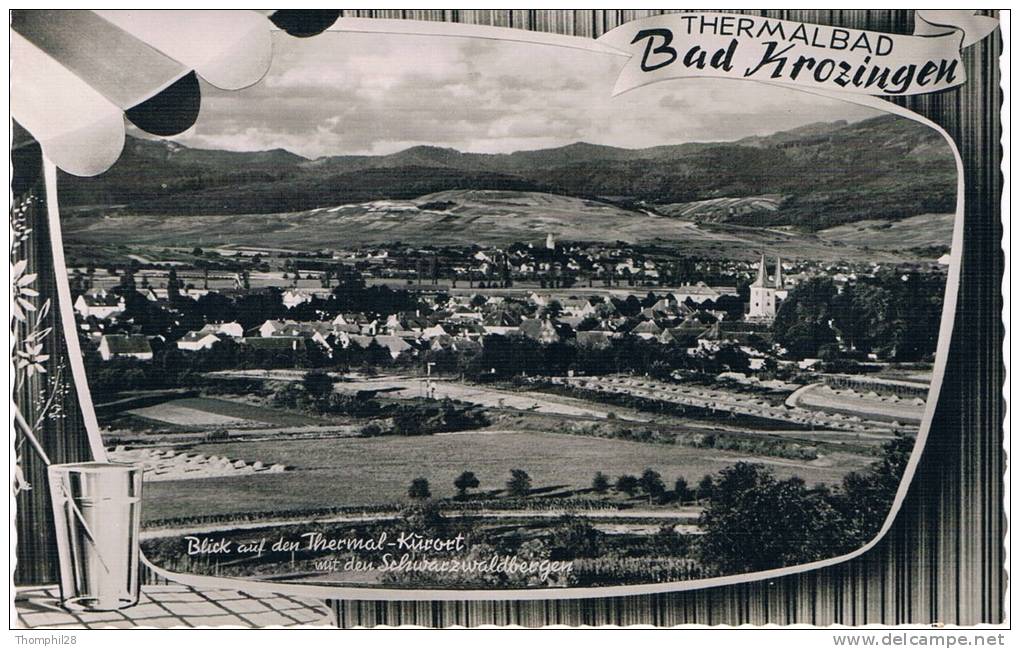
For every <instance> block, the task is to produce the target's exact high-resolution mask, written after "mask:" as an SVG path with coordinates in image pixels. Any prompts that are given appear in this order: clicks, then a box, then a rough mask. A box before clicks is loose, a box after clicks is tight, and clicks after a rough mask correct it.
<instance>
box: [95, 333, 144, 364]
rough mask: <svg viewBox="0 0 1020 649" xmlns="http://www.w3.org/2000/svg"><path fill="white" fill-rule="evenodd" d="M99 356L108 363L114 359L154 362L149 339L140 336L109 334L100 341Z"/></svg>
mask: <svg viewBox="0 0 1020 649" xmlns="http://www.w3.org/2000/svg"><path fill="white" fill-rule="evenodd" d="M99 356H100V357H101V358H102V359H103V360H104V361H108V360H111V359H114V358H137V359H138V360H140V361H151V360H152V346H151V345H149V339H148V338H146V337H145V336H142V335H138V334H107V335H105V336H103V337H102V338H100V340H99Z"/></svg>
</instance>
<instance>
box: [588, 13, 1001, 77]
mask: <svg viewBox="0 0 1020 649" xmlns="http://www.w3.org/2000/svg"><path fill="white" fill-rule="evenodd" d="M997 26H998V20H996V19H994V18H989V17H987V16H978V15H975V14H974V12H972V11H967V10H918V11H916V12H915V28H914V34H913V35H906V34H886V33H882V32H874V31H866V30H861V29H848V28H844V27H833V26H829V25H814V24H810V23H804V22H795V21H790V20H776V19H772V18H763V17H760V16H748V15H739V14H723V13H706V12H697V13H683V14H667V15H662V16H654V17H651V18H644V19H641V20H636V21H633V22H629V23H625V24H623V25H621V26H619V27H617V28H616V29H613V30H611V31H609V32H607V33H606V34H604V35H603V36H602V37H601V38H599V39H598V42H599V43H601V44H604V45H606V46H608V47H611V48H613V49H615V50H619V51H621V52H625V53H627V54H629V55H630V58H629V60H628V61H627V63H626V64H625V65H624V68H623V70H622V71H621V72H620V75H619V77H618V78H617V80H616V86H615V87H614V89H613V94H614V95H618V94H620V93H623V92H626V91H628V90H632V89H634V88H638V87H640V86H644V85H648V84H650V83H654V82H656V81H664V80H666V79H684V78H698V77H724V78H729V79H745V80H751V81H764V82H768V83H778V84H784V85H790V86H796V87H800V88H804V89H816V90H826V91H836V92H847V93H855V94H865V95H881V96H892V97H895V96H906V95H917V94H922V93H928V92H938V91H940V90H946V89H948V88H953V87H955V86H959V85H960V84H962V83H964V82H966V80H967V76H966V72H965V71H964V67H963V63H962V61H961V56H962V50H963V49H964V48H966V47H968V46H969V45H972V44H974V43H976V42H978V41H979V40H981V39H982V38H984V37H986V36H988V35H989V34H991V33H992V32H993V31H994V30H995V28H996V27H997Z"/></svg>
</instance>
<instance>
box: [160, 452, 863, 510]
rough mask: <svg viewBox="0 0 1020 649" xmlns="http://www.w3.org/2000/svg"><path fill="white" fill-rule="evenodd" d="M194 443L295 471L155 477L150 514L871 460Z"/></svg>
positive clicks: (807, 469)
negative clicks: (461, 481)
mask: <svg viewBox="0 0 1020 649" xmlns="http://www.w3.org/2000/svg"><path fill="white" fill-rule="evenodd" d="M190 452H194V453H200V454H203V455H206V456H209V455H215V456H227V457H230V458H240V459H244V460H255V459H258V460H261V461H262V462H263V463H265V464H267V465H272V464H282V465H286V466H287V467H288V471H287V472H286V473H280V474H275V475H269V474H262V475H251V476H240V477H231V478H210V479H206V480H186V481H167V482H158V483H153V484H147V485H146V487H145V489H146V493H145V507H144V508H143V517H144V518H145V519H146V520H154V519H161V518H171V517H179V516H190V515H194V514H195V513H196V512H201V513H203V514H226V513H243V512H259V511H283V510H287V509H305V508H309V507H325V506H347V505H364V504H377V503H388V502H397V501H403V500H404V499H405V498H406V490H407V486H408V484H409V483H410V481H411V480H412V479H413V478H415V477H419V476H420V477H424V478H427V479H428V480H429V483H430V486H431V490H432V494H433V496H435V497H448V496H452V495H454V493H455V489H454V487H453V480H454V479H455V478H456V477H457V476H458V475H460V473H461V472H462V471H465V470H468V471H474V472H475V474H476V475H477V476H478V478H479V480H480V481H481V486H480V488H479V491H482V492H486V491H492V490H501V489H503V488H504V485H505V483H506V480H507V479H508V478H509V472H510V469H514V468H520V469H523V470H525V471H527V472H528V473H529V474H530V476H531V479H532V486H533V489H535V490H539V491H540V492H541V495H546V496H552V495H561V496H562V495H565V494H567V493H572V492H576V491H577V490H581V489H585V490H586V489H588V487H589V485H590V484H591V479H592V476H593V475H594V474H595V472H596V471H602V472H604V473H606V474H607V475H609V476H612V477H613V478H615V477H616V476H618V475H621V474H624V473H630V474H640V472H641V471H642V470H644V469H645V468H646V467H652V468H654V469H656V470H657V471H659V472H660V473H661V474H662V476H663V479H664V480H665V481H666V482H667V484H670V485H671V484H672V481H673V480H675V479H676V478H677V477H680V476H683V477H685V478H687V480H688V481H690V482H692V483H693V482H696V481H697V480H698V479H699V478H700V477H701V476H702V475H704V474H706V473H715V472H717V471H719V470H720V469H723V468H725V467H726V466H728V465H730V464H733V463H735V462H738V461H752V462H762V463H765V464H767V465H768V466H770V467H772V468H773V469H774V470H775V472H776V474H777V475H779V476H781V477H789V476H793V475H797V476H800V477H802V478H803V479H804V480H805V481H807V483H808V484H815V483H819V482H821V483H828V484H832V483H836V482H838V481H839V480H841V479H842V477H843V476H844V475H845V474H846V473H848V472H850V471H854V470H859V469H862V468H864V467H865V466H867V465H868V463H869V462H870V461H871V459H870V458H867V457H864V456H859V455H851V454H844V453H834V454H832V455H829V456H826V457H823V458H819V459H818V460H815V461H811V462H804V461H795V460H782V459H776V458H767V459H761V458H749V457H747V456H746V455H744V454H740V453H733V452H727V451H718V450H713V449H696V448H689V447H684V446H679V445H675V446H674V445H658V444H646V443H640V442H627V441H620V440H608V439H596V438H588V437H580V436H573V435H558V434H551V433H530V432H518V433H512V432H506V433H501V434H500V433H492V432H487V433H466V434H455V435H432V436H422V437H376V438H357V439H324V440H323V439H319V440H278V441H264V442H235V443H224V444H217V443H206V444H196V445H194V446H193V447H192V448H191V449H190ZM290 469H293V470H290ZM533 497H539V494H536V495H535V496H533ZM639 500H640V499H639ZM635 502H639V501H635Z"/></svg>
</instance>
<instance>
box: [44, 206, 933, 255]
mask: <svg viewBox="0 0 1020 649" xmlns="http://www.w3.org/2000/svg"><path fill="white" fill-rule="evenodd" d="M435 202H449V203H453V204H454V206H453V207H451V208H449V209H447V210H431V209H427V208H422V207H420V205H426V204H429V203H435ZM64 228H65V229H64V234H65V241H67V242H68V244H77V245H109V244H110V243H116V244H127V245H133V246H139V245H142V246H172V247H181V246H185V247H190V246H201V247H215V246H221V245H235V246H236V245H250V246H260V247H265V248H289V249H294V250H306V249H307V248H308V244H309V241H314V242H315V245H316V246H317V247H323V248H337V249H348V248H351V247H352V246H364V245H375V244H381V243H391V242H394V241H403V242H405V243H408V244H415V245H416V244H421V245H425V244H428V245H483V246H493V245H495V246H503V245H508V244H511V243H514V242H541V241H544V239H545V236H546V235H547V234H550V233H551V234H553V235H554V236H555V237H556V238H557V239H558V240H563V241H568V240H571V241H625V242H629V243H650V242H669V243H676V244H682V245H683V248H684V252H685V253H686V254H690V255H705V256H710V257H719V258H737V259H741V258H742V259H751V258H753V257H754V256H755V254H757V253H756V251H757V250H760V249H761V248H763V247H764V248H767V249H768V250H771V251H773V252H774V253H776V254H779V255H781V256H783V257H787V258H797V259H819V260H859V261H864V260H867V261H896V260H899V259H901V258H902V257H901V255H899V254H895V253H891V252H886V251H881V252H880V251H875V250H864V249H862V248H859V247H857V244H852V243H849V242H848V241H842V240H837V241H829V240H826V239H825V238H822V237H819V236H816V235H813V234H808V233H799V232H793V231H789V232H783V231H778V230H773V229H768V228H752V227H742V226H736V225H729V224H720V223H708V224H698V223H694V222H693V221H688V220H684V219H681V218H675V217H667V216H660V215H657V214H652V213H650V212H638V211H630V210H623V209H621V208H619V207H616V206H613V205H610V204H608V203H601V202H598V201H590V200H584V199H579V198H572V197H567V196H558V195H555V194H544V193H538V192H510V191H486V190H455V191H448V192H441V193H438V194H432V195H428V196H422V197H419V198H418V199H416V200H413V201H410V200H408V201H398V200H390V201H373V202H369V203H352V204H345V205H337V206H332V207H325V208H317V209H313V210H307V211H302V212H289V213H279V214H246V215H234V214H231V215H203V216H190V215H188V216H185V215H175V216H173V217H172V218H168V217H166V216H148V215H147V216H139V215H129V214H123V215H122V214H117V215H104V216H81V217H76V218H72V219H67V220H66V222H65V224H64ZM945 241H948V239H945ZM860 245H861V246H863V245H867V244H866V243H865V242H861V243H860Z"/></svg>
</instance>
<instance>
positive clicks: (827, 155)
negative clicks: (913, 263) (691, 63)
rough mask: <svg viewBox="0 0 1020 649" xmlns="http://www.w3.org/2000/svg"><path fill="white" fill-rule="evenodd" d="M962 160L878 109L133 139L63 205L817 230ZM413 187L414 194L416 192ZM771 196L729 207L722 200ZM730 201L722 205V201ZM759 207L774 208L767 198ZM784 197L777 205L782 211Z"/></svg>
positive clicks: (929, 181)
mask: <svg viewBox="0 0 1020 649" xmlns="http://www.w3.org/2000/svg"><path fill="white" fill-rule="evenodd" d="M955 176H956V167H955V161H954V159H953V157H952V155H951V153H950V151H949V148H948V146H947V145H946V143H945V141H944V140H943V139H942V136H941V135H940V134H938V133H937V132H935V131H933V130H931V129H929V128H927V127H926V126H924V125H921V124H919V123H917V122H913V121H912V120H907V119H904V118H899V117H895V116H891V115H883V116H879V117H875V118H871V119H866V120H861V121H858V122H853V123H847V122H845V121H836V122H815V123H812V124H806V125H803V126H800V127H798V128H795V129H790V130H786V131H779V132H776V133H772V134H770V135H767V136H750V137H745V138H741V139H739V140H736V141H732V142H688V143H682V144H667V145H658V146H654V147H647V148H642V149H626V148H620V147H612V146H607V145H600V144H592V143H589V142H574V143H571V144H568V145H564V146H559V147H551V148H546V149H538V150H526V151H515V152H513V153H500V154H486V153H472V152H461V151H458V150H456V149H452V148H449V147H439V146H432V145H418V146H414V147H409V148H407V149H404V150H401V151H397V152H395V153H391V154H387V155H379V156H368V155H341V156H325V157H320V158H316V159H308V158H306V157H303V156H300V155H298V154H295V153H292V152H290V151H287V150H285V149H271V150H267V151H256V152H236V151H220V150H216V149H200V148H191V147H187V146H185V145H181V144H179V143H167V142H161V141H156V140H141V139H137V138H129V140H128V143H127V145H126V146H125V152H124V154H123V155H122V157H121V159H120V160H119V161H118V163H117V164H115V165H114V166H113V167H112V168H111V169H110V170H109V171H108V172H107V173H105V174H103V175H102V176H99V177H97V178H93V179H81V178H75V177H72V176H66V175H65V176H64V177H62V179H61V183H62V185H61V187H62V188H61V200H62V204H63V205H64V206H65V208H68V209H67V210H66V211H69V212H75V211H80V210H81V209H82V208H84V207H89V208H91V209H110V208H111V207H112V206H119V207H118V209H121V210H127V211H130V212H134V213H138V214H163V215H167V216H170V217H172V216H173V215H186V214H219V213H222V214H251V213H259V214H265V213H276V212H287V211H297V210H305V209H313V208H318V207H326V206H332V205H340V204H344V203H351V202H361V201H370V200H379V199H410V198H414V197H416V196H421V195H424V194H430V193H435V192H440V191H446V190H458V189H468V190H469V189H492V190H515V191H538V192H547V193H554V194H561V195H565V196H574V197H579V198H585V199H599V200H603V201H607V202H610V203H613V204H615V205H617V206H621V207H624V208H628V209H651V210H655V209H656V206H658V205H661V206H671V208H670V210H669V211H665V210H664V211H663V213H664V214H665V213H673V214H677V213H683V214H685V215H688V216H685V218H691V219H693V220H698V219H700V218H701V212H700V211H699V210H697V209H694V210H689V209H686V208H677V207H676V206H677V205H685V204H687V203H696V202H702V201H714V203H713V207H712V209H711V214H710V215H708V216H705V218H706V219H707V220H712V221H723V222H726V221H731V222H734V223H738V224H743V225H767V226H775V225H789V226H794V227H797V228H800V229H804V230H816V229H821V228H824V227H831V226H835V225H839V224H842V223H851V222H855V221H860V220H866V219H873V218H884V219H893V220H895V219H901V218H907V217H910V216H913V215H918V214H924V213H933V212H947V211H952V210H953V209H954V208H955V199H956V196H955V192H956V178H955ZM415 192H418V193H415ZM762 195H774V196H777V197H779V198H777V199H776V202H775V205H772V204H769V205H768V206H767V208H764V207H763V209H761V210H756V209H755V206H756V205H759V202H757V201H754V200H749V201H743V202H742V203H741V207H740V209H739V210H734V211H733V213H732V214H730V213H729V212H728V211H726V210H725V209H724V210H722V211H720V208H719V205H720V204H719V203H718V201H717V199H751V198H753V197H756V196H762ZM723 204H725V203H723ZM761 205H765V204H764V203H761ZM776 205H778V209H776Z"/></svg>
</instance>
